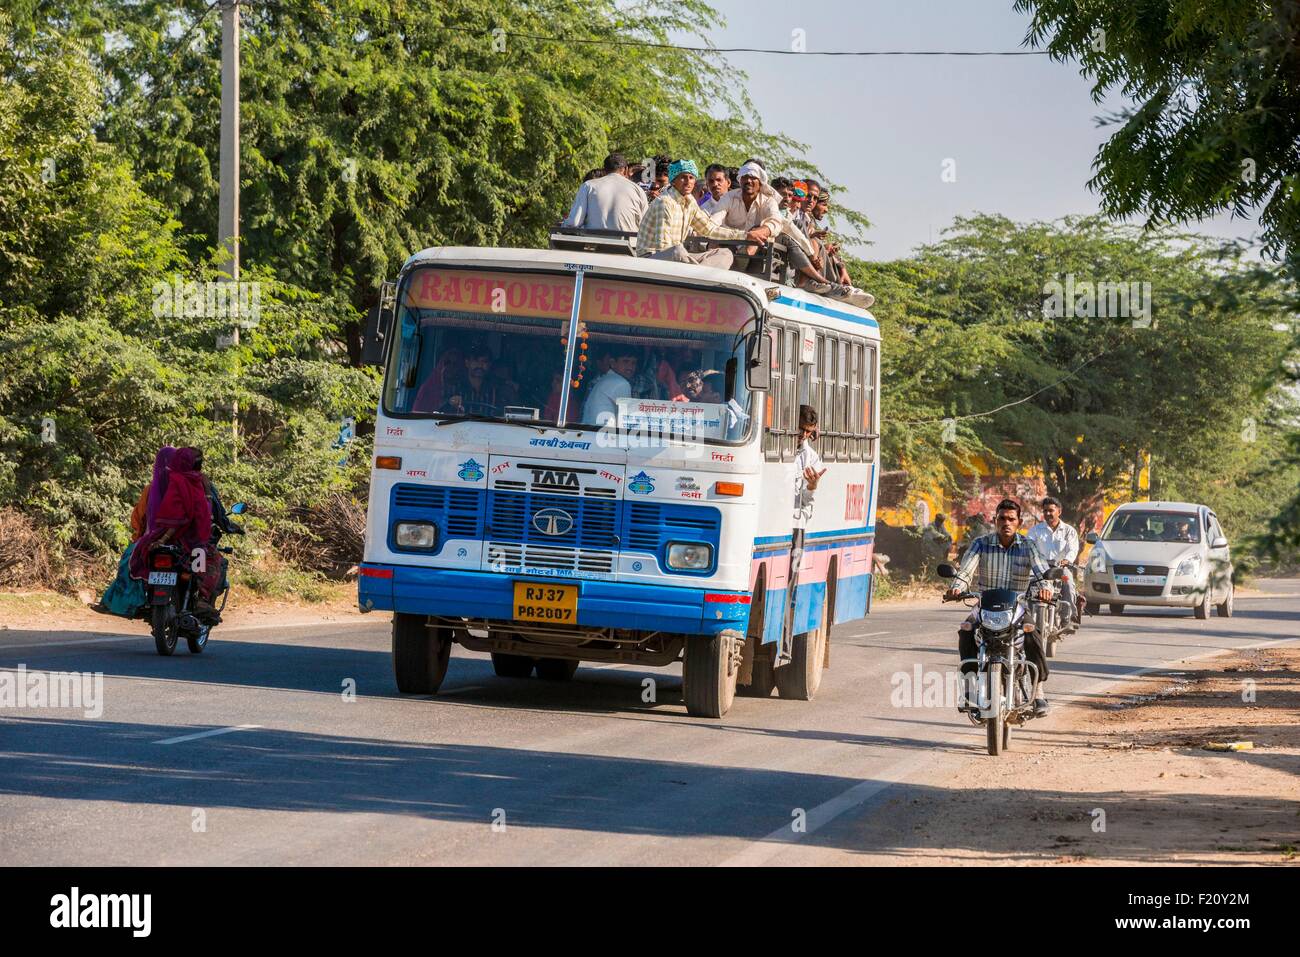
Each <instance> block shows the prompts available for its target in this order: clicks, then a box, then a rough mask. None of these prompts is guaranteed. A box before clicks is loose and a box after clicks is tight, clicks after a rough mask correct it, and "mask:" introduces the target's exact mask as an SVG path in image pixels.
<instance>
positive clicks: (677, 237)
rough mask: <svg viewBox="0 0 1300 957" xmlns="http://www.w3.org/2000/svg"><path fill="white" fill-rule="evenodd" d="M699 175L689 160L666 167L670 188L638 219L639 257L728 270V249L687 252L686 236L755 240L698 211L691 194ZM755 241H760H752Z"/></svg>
mask: <svg viewBox="0 0 1300 957" xmlns="http://www.w3.org/2000/svg"><path fill="white" fill-rule="evenodd" d="M698 173H699V170H698V169H697V168H696V166H695V163H693V162H692V161H691V160H677V161H676V162H674V163H673V164H672V165H671V166H669V167H668V181H669V188H668V189H666V190H664V191H663V192H662V193H660V194H659V198H658V199H656V200H655V201H654V202H653V203H651V204H650V208H649V209H648V210H646V214H645V216H644V217H642V219H641V230H640V232H639V233H638V234H637V237H636V254H637V255H638V256H643V257H646V258H649V259H666V260H668V261H670V262H679V263H695V264H696V265H699V266H712V267H713V268H715V269H729V268H730V267H731V262H732V255H731V250H730V249H709V250H705V251H704V252H702V253H691V252H687V251H686V246H685V243H686V237H688V236H690V235H692V234H695V235H699V236H707V237H709V238H710V239H749V238H754V237H751V236H749V234H748V233H746V232H745V231H743V230H740V229H728V228H727V227H726V226H719V225H718V224H717V223H715V222H714V221H713V220H711V219H710V218H709V217H708V216H705V215H704V214H703V213H702V212H700V207H699V204H698V203H696V202H695V197H694V196H692V195H691V193H692V191H693V190H694V189H695V179H696V175H697V174H698ZM754 241H755V242H761V241H762V240H760V239H757V238H754Z"/></svg>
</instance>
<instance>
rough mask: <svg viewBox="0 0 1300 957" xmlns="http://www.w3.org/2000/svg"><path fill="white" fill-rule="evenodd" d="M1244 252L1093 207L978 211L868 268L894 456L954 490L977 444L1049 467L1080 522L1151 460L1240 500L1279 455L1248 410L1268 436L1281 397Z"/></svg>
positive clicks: (1272, 340) (1270, 339)
mask: <svg viewBox="0 0 1300 957" xmlns="http://www.w3.org/2000/svg"><path fill="white" fill-rule="evenodd" d="M1240 252H1241V251H1240V250H1239V249H1237V248H1235V247H1229V248H1226V249H1225V248H1221V247H1220V246H1219V245H1218V244H1215V243H1210V242H1208V241H1206V240H1201V239H1197V238H1195V237H1189V236H1177V235H1170V234H1155V233H1147V232H1142V231H1140V230H1138V229H1136V228H1132V227H1121V226H1115V225H1112V224H1109V223H1107V222H1106V221H1105V220H1104V219H1101V218H1099V217H1086V218H1084V217H1071V218H1067V219H1064V220H1061V221H1058V222H1054V223H1024V224H1017V223H1013V222H1011V221H1009V220H1007V219H1006V218H1004V217H1000V216H988V215H985V216H976V217H972V218H969V219H959V220H957V221H956V223H955V224H954V226H953V227H952V228H951V229H950V230H948V231H947V232H946V235H945V238H944V239H943V240H941V241H940V242H938V243H935V244H932V245H930V246H926V247H923V248H922V249H921V250H920V251H919V252H918V254H917V255H916V257H915V258H914V259H913V260H906V261H903V262H899V263H890V264H884V265H875V266H871V265H865V264H864V265H860V266H859V269H863V270H864V271H863V273H862V275H863V284H864V285H865V286H867V287H868V288H871V289H873V290H881V291H884V292H885V294H884V295H882V296H881V298H880V305H878V306H877V308H876V312H877V315H878V318H879V319H880V321H881V329H882V339H883V368H884V370H885V375H884V381H883V391H884V393H885V405H884V406H883V410H884V426H883V428H884V430H885V436H884V443H883V446H884V460H885V465H886V467H899V466H905V467H907V468H908V469H909V470H910V471H913V472H919V473H920V474H921V475H923V476H925V477H926V478H932V477H934V476H940V477H942V478H943V479H944V480H945V484H947V485H948V486H949V487H953V486H954V485H955V480H954V477H953V476H954V471H955V468H956V466H957V464H958V463H959V462H961V461H962V460H963V459H967V460H968V459H969V457H970V456H971V455H972V454H980V455H981V456H982V457H984V458H985V459H986V460H988V461H991V462H993V463H996V464H1001V465H1002V466H1004V467H1006V468H1008V469H1011V470H1019V469H1026V468H1027V469H1030V470H1033V471H1034V472H1037V473H1039V474H1041V475H1042V476H1043V478H1044V481H1045V482H1046V484H1047V487H1048V490H1049V491H1050V492H1051V493H1053V494H1055V495H1057V496H1058V497H1059V498H1061V499H1062V502H1063V504H1064V505H1065V511H1066V514H1067V515H1068V516H1069V517H1070V518H1071V520H1072V521H1078V520H1079V519H1080V518H1083V517H1086V516H1089V515H1091V514H1092V513H1094V512H1095V510H1096V509H1097V508H1098V507H1099V506H1100V503H1101V498H1102V496H1103V495H1104V494H1106V493H1115V492H1122V491H1124V486H1125V483H1126V482H1128V481H1130V479H1131V476H1132V475H1133V473H1134V471H1135V467H1136V466H1138V465H1139V464H1140V463H1142V462H1143V461H1145V460H1146V458H1147V457H1148V456H1149V457H1150V460H1151V463H1152V469H1153V473H1154V474H1155V476H1156V478H1157V482H1158V483H1159V487H1160V488H1169V489H1175V488H1179V487H1181V488H1184V489H1188V488H1195V489H1198V490H1200V491H1202V492H1204V493H1205V494H1206V495H1207V497H1209V496H1210V494H1211V492H1213V497H1215V498H1217V499H1226V498H1230V497H1232V496H1236V495H1239V494H1241V489H1242V488H1245V487H1249V486H1250V485H1251V481H1250V476H1251V475H1252V474H1254V473H1256V472H1258V471H1259V469H1260V466H1261V465H1262V463H1263V461H1266V456H1267V455H1268V454H1269V453H1268V449H1269V448H1270V445H1269V443H1267V442H1256V441H1255V435H1254V433H1253V431H1252V434H1251V435H1250V441H1249V442H1247V441H1245V440H1244V439H1243V435H1244V434H1245V433H1246V432H1247V431H1248V430H1247V429H1246V428H1245V424H1246V420H1248V419H1252V420H1257V421H1258V423H1259V428H1258V430H1255V431H1258V432H1259V434H1265V433H1266V432H1267V427H1266V426H1265V425H1264V423H1266V422H1270V421H1274V420H1276V419H1277V415H1276V414H1274V413H1272V412H1271V411H1270V409H1271V406H1272V404H1277V405H1278V406H1279V407H1281V406H1285V404H1286V403H1285V394H1284V393H1281V392H1279V390H1277V389H1276V388H1275V387H1273V385H1272V381H1273V380H1272V376H1273V373H1274V371H1275V369H1276V367H1277V365H1278V364H1279V363H1280V362H1281V361H1282V359H1283V357H1284V355H1285V354H1286V347H1287V341H1288V337H1287V336H1286V335H1285V333H1282V332H1279V331H1277V330H1276V329H1275V328H1274V325H1275V324H1276V323H1277V322H1278V321H1279V320H1280V319H1282V318H1285V317H1286V315H1287V312H1286V303H1287V299H1286V298H1278V297H1276V296H1274V295H1271V294H1269V290H1270V289H1271V288H1272V286H1271V285H1270V283H1271V282H1273V281H1275V277H1273V276H1272V274H1271V271H1269V270H1266V269H1264V268H1262V267H1260V266H1258V265H1257V264H1251V263H1250V262H1249V261H1248V260H1243V259H1242V257H1241V255H1240ZM1058 283H1059V284H1060V286H1059V297H1058V296H1057V293H1058V287H1057V284H1058ZM1119 283H1122V284H1123V287H1122V289H1120V288H1117V286H1116V284H1119ZM1133 284H1136V286H1134V285H1133ZM1121 291H1122V292H1123V293H1124V295H1123V296H1121V295H1119V293H1120V292H1121ZM1112 293H1114V295H1112ZM1130 293H1133V294H1135V295H1132V296H1130V295H1129V294H1130ZM1147 296H1149V299H1147V298H1146V297H1147ZM1058 298H1059V299H1060V300H1061V301H1059V302H1058V301H1057V299H1058ZM1051 306H1059V307H1060V308H1059V309H1056V310H1054V311H1053V310H1052V309H1050V308H1047V309H1045V307H1051ZM1117 307H1119V308H1117ZM891 391H892V393H893V395H892V397H891ZM945 425H947V429H946V430H945V428H944V426H945ZM945 431H946V432H947V433H948V435H947V438H948V439H949V441H945V440H944V439H945V436H944V434H943V433H944V432H945ZM1206 476H1213V477H1214V479H1215V481H1216V482H1218V483H1219V484H1218V485H1217V487H1216V488H1214V489H1211V488H1209V486H1210V485H1211V484H1212V483H1209V482H1201V481H1200V479H1201V478H1202V477H1206ZM1198 482H1200V484H1198ZM1259 484H1260V483H1259V482H1258V481H1256V482H1255V483H1254V485H1255V486H1256V487H1257V486H1258V485H1259ZM1270 497H1271V501H1272V503H1273V504H1274V505H1276V504H1277V502H1278V501H1279V499H1278V498H1277V493H1276V489H1274V490H1273V491H1272V492H1270ZM1249 511H1250V510H1249V509H1247V510H1244V512H1243V514H1245V512H1249ZM1250 515H1251V518H1250V521H1251V522H1253V523H1254V527H1258V523H1259V520H1260V516H1259V515H1258V514H1256V513H1254V512H1250Z"/></svg>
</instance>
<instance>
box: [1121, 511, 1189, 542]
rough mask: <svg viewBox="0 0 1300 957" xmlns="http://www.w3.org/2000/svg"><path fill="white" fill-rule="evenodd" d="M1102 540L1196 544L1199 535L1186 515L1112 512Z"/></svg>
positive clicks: (1182, 513)
mask: <svg viewBox="0 0 1300 957" xmlns="http://www.w3.org/2000/svg"><path fill="white" fill-rule="evenodd" d="M1102 539H1103V540H1105V541H1108V542H1199V541H1200V540H1201V532H1200V526H1199V523H1198V522H1197V520H1196V516H1195V515H1193V514H1192V513H1190V512H1139V511H1129V512H1116V513H1115V514H1114V515H1113V516H1112V517H1111V520H1110V523H1109V524H1108V525H1107V526H1106V532H1105V534H1104V535H1102Z"/></svg>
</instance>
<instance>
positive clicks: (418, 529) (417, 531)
mask: <svg viewBox="0 0 1300 957" xmlns="http://www.w3.org/2000/svg"><path fill="white" fill-rule="evenodd" d="M393 540H394V541H395V542H397V547H398V548H422V549H431V548H433V546H434V545H436V544H437V542H438V526H436V525H434V524H433V523H432V522H398V523H397V524H396V525H395V526H394V527H393Z"/></svg>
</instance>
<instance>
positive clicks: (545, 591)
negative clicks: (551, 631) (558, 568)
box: [514, 582, 578, 625]
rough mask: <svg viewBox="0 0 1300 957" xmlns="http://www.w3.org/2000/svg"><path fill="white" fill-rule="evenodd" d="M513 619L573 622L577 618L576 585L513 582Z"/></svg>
mask: <svg viewBox="0 0 1300 957" xmlns="http://www.w3.org/2000/svg"><path fill="white" fill-rule="evenodd" d="M514 612H515V620H517V621H550V622H556V623H557V624H570V625H571V624H574V623H575V622H577V620H578V586H577V585H547V584H543V583H541V582H515V606H514Z"/></svg>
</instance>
